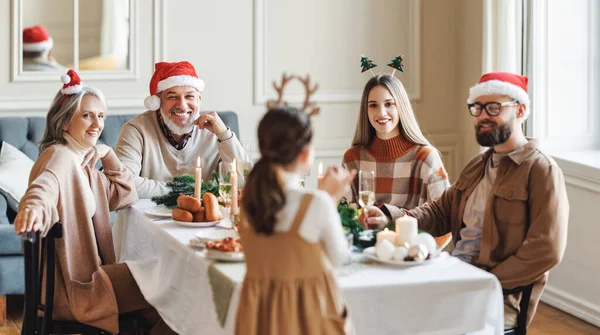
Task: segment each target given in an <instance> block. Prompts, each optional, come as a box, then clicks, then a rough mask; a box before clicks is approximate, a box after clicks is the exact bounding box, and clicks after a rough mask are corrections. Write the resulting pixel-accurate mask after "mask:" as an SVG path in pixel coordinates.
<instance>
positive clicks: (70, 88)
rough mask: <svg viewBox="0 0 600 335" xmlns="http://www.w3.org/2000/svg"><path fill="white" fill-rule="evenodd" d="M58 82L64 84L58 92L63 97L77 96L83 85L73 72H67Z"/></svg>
mask: <svg viewBox="0 0 600 335" xmlns="http://www.w3.org/2000/svg"><path fill="white" fill-rule="evenodd" d="M60 81H62V82H63V84H64V85H63V87H62V89H61V90H60V92H61V93H62V94H64V95H70V94H77V93H79V92H81V91H82V90H83V83H82V82H81V79H79V75H78V74H77V72H75V71H74V70H69V71H68V72H67V74H63V75H62V76H60Z"/></svg>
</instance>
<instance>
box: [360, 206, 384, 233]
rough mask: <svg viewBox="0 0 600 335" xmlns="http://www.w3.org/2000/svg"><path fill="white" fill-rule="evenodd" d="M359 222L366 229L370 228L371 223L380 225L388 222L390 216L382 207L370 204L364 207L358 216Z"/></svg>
mask: <svg viewBox="0 0 600 335" xmlns="http://www.w3.org/2000/svg"><path fill="white" fill-rule="evenodd" d="M358 222H359V223H360V224H362V225H363V227H365V228H366V229H369V225H377V226H378V227H381V226H384V225H385V224H387V222H388V218H387V216H385V214H384V213H383V211H382V210H381V209H379V208H378V207H375V206H370V207H366V208H363V210H362V213H361V214H360V216H359V217H358Z"/></svg>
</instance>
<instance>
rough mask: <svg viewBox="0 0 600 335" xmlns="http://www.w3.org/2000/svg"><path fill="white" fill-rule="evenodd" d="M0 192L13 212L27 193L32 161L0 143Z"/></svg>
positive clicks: (18, 151)
mask: <svg viewBox="0 0 600 335" xmlns="http://www.w3.org/2000/svg"><path fill="white" fill-rule="evenodd" d="M0 145H1V147H0V192H1V193H2V194H4V195H5V196H6V200H7V201H8V206H10V208H12V209H13V210H14V211H16V210H17V207H18V206H19V201H21V198H22V197H23V195H24V194H25V191H27V184H28V181H29V173H30V172H31V168H32V167H33V161H32V160H31V159H30V158H29V157H27V155H25V154H24V153H23V152H21V151H20V150H19V149H17V148H15V147H13V146H12V145H10V144H8V143H7V142H4V141H2V143H0Z"/></svg>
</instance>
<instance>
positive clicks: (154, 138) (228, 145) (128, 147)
mask: <svg viewBox="0 0 600 335" xmlns="http://www.w3.org/2000/svg"><path fill="white" fill-rule="evenodd" d="M220 137H221V138H217V136H215V135H214V134H213V133H211V132H209V131H208V130H206V129H203V130H200V129H198V128H194V132H193V134H192V137H190V139H189V141H188V143H187V145H186V146H185V148H183V149H181V150H177V149H175V148H174V147H173V146H172V145H171V144H170V143H169V141H168V140H167V138H166V137H165V135H164V133H163V132H162V130H161V129H160V125H159V124H158V119H157V117H156V111H146V112H144V113H142V114H140V115H138V116H137V117H135V118H134V119H132V120H130V121H129V122H127V123H126V124H125V125H124V126H123V128H122V129H121V134H120V135H119V140H118V141H117V145H116V147H115V152H116V154H117V156H118V157H119V159H120V160H121V162H123V164H124V165H125V166H126V167H127V168H128V169H129V170H131V171H132V172H133V175H134V176H135V186H136V188H137V192H138V196H139V197H140V198H141V199H144V198H151V197H153V196H156V195H163V194H166V193H168V192H169V190H170V189H169V188H168V187H167V186H166V182H167V181H170V180H172V179H173V176H177V175H181V174H186V173H187V174H191V175H194V174H195V169H196V160H197V158H198V156H200V157H202V179H203V180H209V179H212V176H211V171H213V170H214V171H217V170H218V166H219V161H221V160H223V161H225V162H231V161H233V158H235V159H236V160H237V161H241V160H249V158H248V157H247V156H246V153H245V152H244V149H243V148H242V145H241V144H240V142H239V141H238V139H237V137H236V136H235V134H232V133H231V131H229V130H228V131H226V132H225V133H224V134H221V136H220Z"/></svg>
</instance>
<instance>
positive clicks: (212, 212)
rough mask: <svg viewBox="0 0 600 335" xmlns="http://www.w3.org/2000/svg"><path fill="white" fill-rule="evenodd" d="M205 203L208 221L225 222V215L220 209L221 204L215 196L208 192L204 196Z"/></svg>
mask: <svg viewBox="0 0 600 335" xmlns="http://www.w3.org/2000/svg"><path fill="white" fill-rule="evenodd" d="M202 201H203V202H204V213H205V214H206V220H207V221H219V220H223V214H221V210H220V209H219V202H218V201H217V197H215V195H214V194H212V193H209V192H206V193H204V195H203V196H202Z"/></svg>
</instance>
